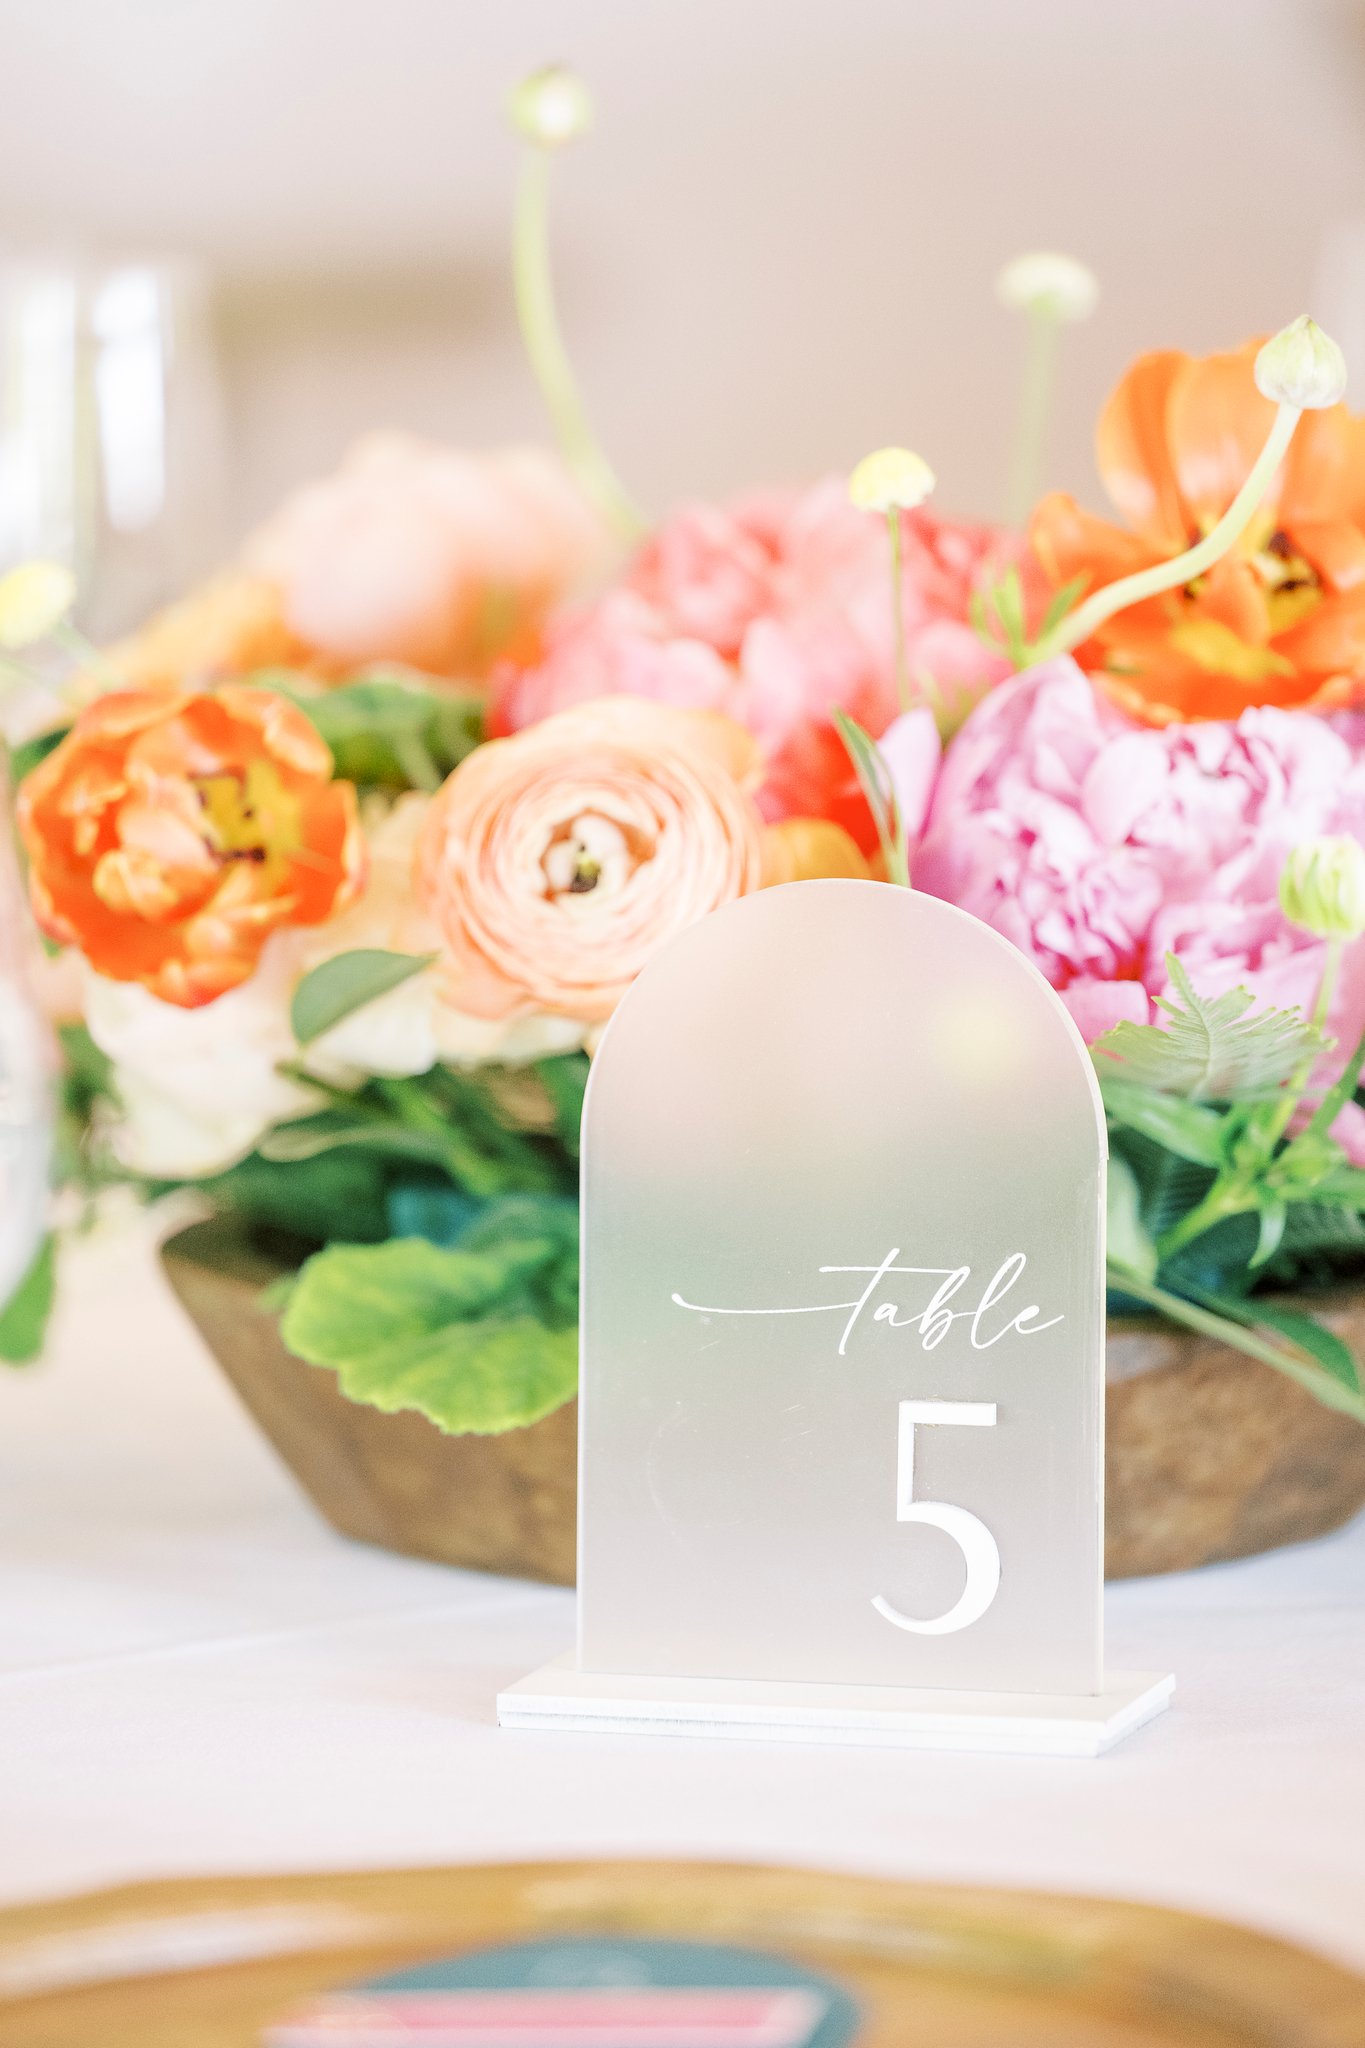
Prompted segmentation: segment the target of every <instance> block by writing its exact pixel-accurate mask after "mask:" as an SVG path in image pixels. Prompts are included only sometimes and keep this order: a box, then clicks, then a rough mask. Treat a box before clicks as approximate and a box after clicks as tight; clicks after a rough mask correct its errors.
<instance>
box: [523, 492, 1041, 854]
mask: <svg viewBox="0 0 1365 2048" xmlns="http://www.w3.org/2000/svg"><path fill="white" fill-rule="evenodd" d="M903 531H904V545H905V599H904V610H905V627H906V636H907V642H908V648H909V660H910V669H911V674H912V676H914V677H915V678H916V679H917V680H918V681H919V682H920V684H921V685H923V684H924V683H925V682H926V681H927V682H928V684H930V685H932V687H933V688H934V689H935V690H937V691H938V692H939V693H940V695H941V696H942V697H943V698H945V699H946V700H947V702H948V704H949V705H950V706H956V707H957V709H958V714H959V715H960V709H961V705H962V702H963V701H964V700H965V701H966V702H972V701H974V700H975V699H976V697H978V696H979V695H981V693H982V692H983V691H985V690H987V689H989V688H990V687H991V686H992V685H993V684H995V683H997V682H999V681H1000V679H1001V677H1002V676H1003V675H1005V674H1007V673H1008V669H1009V665H1008V663H1007V662H1006V661H1004V660H1003V659H1002V658H1001V657H999V656H997V655H993V654H991V653H990V651H989V650H988V649H986V648H985V647H983V645H982V643H981V642H980V640H978V638H977V636H976V634H975V633H974V632H973V631H972V629H971V627H970V626H969V625H968V624H967V623H966V616H967V606H968V602H969V599H970V597H971V594H972V591H973V589H974V588H975V586H976V584H977V582H978V581H979V580H983V579H985V578H986V577H988V576H989V574H990V573H991V570H992V568H993V567H995V566H997V565H998V564H999V562H1000V561H1002V560H1003V559H1004V557H1005V553H1006V549H1007V543H1006V542H1005V540H1004V538H1003V537H1002V536H1000V535H999V534H997V533H995V532H993V531H991V530H990V529H988V528H985V527H970V526H958V525H954V524H951V523H950V522H948V521H946V520H941V519H938V518H936V517H935V516H934V515H933V514H931V513H928V512H914V513H910V514H908V515H906V517H905V520H904V528H903ZM887 555H888V548H887V538H886V531H885V526H884V524H883V522H882V521H881V520H879V519H877V518H873V517H871V516H869V515H868V514H867V513H865V512H859V511H857V510H856V509H855V508H854V507H853V506H852V505H850V504H849V502H848V493H847V489H846V487H845V485H844V483H843V481H842V480H841V479H839V478H831V479H829V480H828V481H827V482H825V483H822V484H818V485H816V486H815V487H814V488H813V489H810V490H807V491H804V492H800V493H785V492H776V491H774V492H769V493H766V494H764V495H761V496H755V497H751V498H746V499H742V500H740V501H739V502H737V503H736V504H734V505H732V506H728V507H725V506H708V505H700V506H694V507H691V508H689V509H687V510H684V511H682V512H680V513H678V514H677V516H676V517H675V518H673V519H670V520H668V521H667V522H665V524H664V525H663V526H661V527H660V528H659V530H658V531H657V533H655V534H654V535H652V536H651V538H650V539H649V540H648V541H647V542H646V543H645V545H644V546H643V547H642V548H641V549H640V551H639V553H638V554H637V555H636V557H635V559H634V561H633V562H632V563H631V565H630V567H629V569H628V570H627V572H626V574H625V577H624V578H623V580H622V581H621V582H620V583H619V584H617V585H616V586H614V587H613V588H612V589H611V590H610V591H608V592H607V593H606V595H605V596H603V597H602V598H600V599H598V600H597V601H596V602H594V603H590V604H587V605H582V606H579V607H577V608H575V609H573V610H570V611H566V612H564V613H562V614H561V615H560V616H559V618H558V619H556V620H553V621H552V622H551V625H550V628H549V630H548V632H547V635H546V640H545V648H544V652H543V656H542V659H541V660H540V661H539V662H538V663H537V664H536V665H535V666H533V667H530V668H526V669H517V668H515V667H513V666H511V665H510V664H508V665H505V666H504V667H503V668H502V670H501V671H500V672H499V674H498V675H497V677H496V678H495V682H494V714H493V729H494V731H497V732H504V733H505V732H514V731H517V730H519V729H520V728H521V727H523V726H527V725H533V724H535V723H537V722H538V721H539V720H540V719H542V718H545V717H547V716H549V715H550V714H551V713H552V712H556V711H562V710H565V709H566V708H567V707H568V706H570V705H573V704H582V703H586V702H588V701H589V700H590V699H592V698H595V697H603V696H613V695H617V694H626V695H631V696H642V697H653V698H656V699H658V700H659V701H660V702H662V703H669V704H678V705H684V706H689V707H692V708H697V709H705V710H712V711H725V712H727V713H728V714H729V715H730V716H731V717H732V718H734V719H737V720H738V721H739V722H740V723H741V724H742V725H744V726H747V728H748V729H749V731H750V732H752V733H753V734H755V736H756V737H757V738H758V739H759V740H760V742H761V743H762V745H763V749H764V753H765V757H766V763H767V775H766V779H765V782H764V785H763V788H762V790H761V792H760V797H759V802H760V806H761V808H762V810H763V813H764V815H765V816H766V817H767V818H769V819H781V818H786V817H793V816H810V817H826V818H834V819H836V820H837V821H838V822H839V823H840V824H842V825H844V826H845V827H846V828H847V829H848V830H850V831H851V832H852V833H853V835H854V837H855V838H856V839H857V840H858V841H859V843H860V845H862V846H863V848H864V849H867V848H868V847H869V846H870V845H871V843H872V835H871V831H870V821H869V819H868V815H867V811H866V807H865V805H864V804H863V801H862V798H861V797H860V795H859V793H858V788H857V783H856V780H855V778H854V776H853V774H852V771H851V769H850V767H849V764H848V759H847V756H846V755H845V752H844V749H843V745H842V743H841V742H840V740H839V737H838V735H837V733H836V732H835V731H834V728H833V727H832V725H831V724H830V711H831V708H832V707H833V706H835V705H840V706H842V708H843V709H844V710H846V711H848V712H850V713H851V714H852V716H853V717H854V718H856V719H857V720H858V721H859V723H860V724H862V725H864V726H865V727H867V729H868V730H869V731H870V732H872V733H880V732H881V731H882V730H883V729H884V728H885V727H886V725H887V724H888V723H889V721H890V720H891V719H892V718H893V717H894V716H895V713H896V710H897V708H898V707H897V701H896V688H895V675H894V651H893V638H894V636H893V631H892V615H891V605H890V596H889V587H890V586H889V568H888V561H887Z"/></svg>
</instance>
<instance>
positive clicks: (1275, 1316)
mask: <svg viewBox="0 0 1365 2048" xmlns="http://www.w3.org/2000/svg"><path fill="white" fill-rule="evenodd" d="M1167 965H1168V969H1169V972H1170V976H1171V982H1172V986H1173V988H1174V990H1175V997H1174V998H1173V999H1171V1000H1169V1001H1166V1002H1165V1003H1163V1008H1164V1009H1165V1010H1166V1012H1167V1016H1168V1018H1169V1023H1168V1024H1167V1026H1166V1027H1164V1028H1159V1027H1156V1026H1146V1025H1132V1024H1123V1025H1119V1026H1118V1027H1117V1028H1116V1029H1115V1030H1114V1031H1111V1032H1109V1033H1107V1034H1106V1036H1105V1037H1104V1038H1103V1039H1101V1040H1099V1041H1098V1043H1097V1045H1096V1046H1095V1048H1094V1051H1095V1054H1096V1067H1097V1069H1098V1072H1099V1075H1100V1085H1101V1090H1102V1093H1103V1096H1104V1102H1105V1108H1106V1112H1107V1114H1108V1118H1109V1125H1110V1130H1111V1134H1112V1138H1113V1146H1114V1153H1115V1160H1114V1164H1115V1166H1116V1167H1118V1168H1119V1170H1120V1176H1121V1178H1120V1187H1119V1190H1118V1192H1117V1194H1115V1195H1112V1196H1111V1227H1110V1275H1111V1283H1112V1285H1113V1288H1114V1289H1115V1290H1116V1292H1117V1294H1118V1295H1119V1297H1120V1298H1121V1300H1122V1302H1123V1304H1124V1305H1125V1306H1128V1305H1130V1304H1131V1302H1132V1301H1133V1300H1134V1299H1137V1300H1139V1301H1147V1302H1149V1303H1151V1304H1152V1305H1154V1306H1157V1307H1159V1308H1160V1309H1161V1312H1162V1313H1163V1314H1165V1315H1167V1316H1170V1317H1171V1318H1173V1319H1174V1320H1176V1321H1184V1322H1187V1323H1190V1324H1191V1326H1192V1327H1194V1328H1197V1329H1204V1330H1205V1331H1206V1333H1207V1332H1211V1331H1212V1330H1213V1328H1214V1327H1216V1328H1217V1330H1218V1332H1219V1334H1220V1335H1221V1336H1222V1338H1223V1341H1225V1342H1227V1343H1231V1344H1234V1345H1238V1346H1240V1348H1241V1349H1243V1350H1245V1351H1248V1352H1249V1353H1250V1354H1251V1356H1253V1357H1255V1358H1260V1359H1262V1360H1264V1361H1265V1362H1266V1363H1268V1364H1272V1365H1276V1366H1277V1367H1279V1368H1280V1369H1281V1370H1283V1371H1285V1372H1287V1373H1289V1374H1290V1376H1291V1377H1292V1378H1295V1379H1297V1380H1298V1381H1299V1382H1300V1384H1302V1385H1304V1386H1307V1387H1310V1388H1311V1390H1312V1391H1313V1392H1314V1393H1315V1394H1316V1395H1317V1396H1318V1398H1319V1399H1321V1400H1324V1401H1327V1402H1329V1404H1330V1405H1332V1406H1335V1407H1339V1408H1340V1407H1345V1408H1346V1410H1347V1412H1349V1413H1352V1414H1356V1415H1358V1417H1359V1419H1360V1420H1362V1421H1365V1395H1362V1392H1361V1385H1360V1378H1359V1375H1358V1371H1357V1367H1356V1363H1355V1360H1354V1358H1353V1357H1352V1354H1351V1351H1350V1348H1349V1346H1347V1345H1346V1344H1345V1343H1343V1341H1342V1340H1341V1338H1340V1337H1338V1336H1337V1335H1336V1334H1335V1333H1334V1332H1333V1331H1331V1330H1330V1329H1328V1328H1327V1327H1326V1325H1325V1324H1323V1323H1322V1322H1321V1321H1319V1320H1318V1318H1316V1317H1314V1316H1311V1315H1309V1314H1307V1313H1306V1312H1303V1311H1300V1310H1298V1309H1295V1308H1287V1307H1285V1306H1284V1305H1283V1303H1282V1302H1279V1301H1273V1300H1268V1299H1267V1298H1266V1295H1265V1291H1264V1290H1266V1289H1268V1288H1269V1287H1272V1286H1273V1287H1285V1286H1288V1287H1291V1288H1305V1287H1311V1286H1313V1285H1316V1284H1320V1283H1322V1282H1323V1281H1326V1280H1330V1279H1331V1278H1333V1277H1336V1276H1338V1275H1340V1274H1341V1273H1342V1272H1360V1271H1362V1270H1365V1216H1362V1214H1361V1211H1362V1210H1365V1171H1362V1170H1361V1169H1359V1168H1357V1167H1353V1166H1350V1165H1348V1164H1347V1163H1346V1160H1345V1158H1344V1156H1343V1154H1342V1151H1341V1148H1340V1146H1339V1145H1338V1144H1337V1143H1336V1141H1335V1140H1334V1139H1333V1138H1332V1137H1331V1135H1330V1132H1331V1126H1332V1124H1333V1122H1334V1121H1335V1119H1336V1117H1337V1115H1338V1113H1339V1112H1340V1110H1341V1108H1342V1107H1343V1105H1344V1104H1345V1103H1346V1102H1348V1101H1350V1099H1351V1097H1352V1095H1353V1093H1354V1091H1355V1089H1356V1086H1357V1083H1358V1081H1359V1077H1360V1071H1361V1066H1362V1063H1363V1062H1365V1037H1362V1040H1361V1043H1360V1044H1359V1045H1357V1046H1356V1048H1355V1050H1354V1052H1353V1053H1352V1055H1351V1057H1350V1058H1349V1059H1348V1060H1347V1061H1346V1063H1345V1065H1344V1066H1343V1067H1342V1069H1341V1071H1340V1073H1339V1074H1338V1076H1337V1079H1336V1081H1335V1083H1334V1084H1333V1086H1332V1087H1331V1088H1329V1089H1328V1090H1327V1091H1326V1093H1325V1094H1324V1095H1323V1097H1322V1100H1321V1102H1320V1103H1319V1104H1318V1106H1317V1108H1316V1109H1315V1110H1313V1112H1312V1114H1311V1115H1308V1116H1307V1120H1306V1122H1304V1123H1303V1128H1302V1129H1300V1130H1299V1131H1297V1133H1293V1134H1291V1128H1292V1126H1293V1124H1294V1122H1295V1121H1296V1115H1295V1112H1296V1111H1299V1118H1298V1120H1300V1121H1302V1119H1303V1115H1304V1112H1302V1111H1301V1110H1299V1105H1300V1102H1301V1100H1302V1097H1303V1093H1304V1090H1305V1088H1306V1086H1307V1083H1308V1079H1309V1075H1310V1073H1311V1071H1312V1069H1313V1067H1314V1066H1315V1065H1316V1064H1317V1063H1318V1062H1319V1060H1320V1059H1321V1057H1322V1055H1323V1054H1324V1053H1325V1051H1326V1050H1327V1049H1328V1046H1329V1043H1330V1042H1329V1041H1327V1040H1325V1039H1324V1038H1323V1037H1322V1035H1321V1033H1320V1032H1319V1031H1317V1030H1316V1029H1315V1028H1314V1027H1313V1026H1312V1025H1309V1024H1305V1022H1304V1020H1303V1019H1302V1017H1301V1016H1300V1015H1299V1013H1298V1012H1297V1011H1287V1010H1272V1009H1262V1010H1255V1009H1253V1003H1252V997H1251V996H1250V994H1249V993H1248V991H1247V990H1246V989H1234V990H1231V991H1229V992H1228V993H1227V994H1225V995H1222V996H1219V997H1216V998H1214V999H1212V1000H1205V999H1204V998H1202V997H1200V996H1199V995H1198V994H1197V993H1196V991H1195V990H1194V989H1193V988H1192V986H1191V984H1190V980H1189V977H1188V975H1187V974H1186V973H1185V971H1184V969H1183V968H1182V967H1181V966H1180V963H1179V962H1178V961H1176V960H1173V959H1170V960H1168V962H1167ZM1129 1176H1131V1179H1132V1181H1133V1183H1134V1187H1133V1188H1130V1187H1129V1186H1128V1177H1129ZM1134 1189H1135V1192H1134ZM1135 1222H1136V1226H1137V1227H1136V1229H1135V1227H1134V1225H1135ZM1210 1318H1214V1319H1216V1323H1215V1322H1211V1321H1210ZM1267 1333H1269V1334H1267Z"/></svg>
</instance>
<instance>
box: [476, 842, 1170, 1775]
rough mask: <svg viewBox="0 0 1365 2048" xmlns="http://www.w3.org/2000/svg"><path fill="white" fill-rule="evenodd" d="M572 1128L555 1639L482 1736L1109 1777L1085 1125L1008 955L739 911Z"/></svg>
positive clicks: (823, 889) (831, 888)
mask: <svg viewBox="0 0 1365 2048" xmlns="http://www.w3.org/2000/svg"><path fill="white" fill-rule="evenodd" d="M583 1140H584V1151H583V1233H584V1234H583V1287H582V1340H581V1369H582V1370H581V1389H580V1410H579V1414H580V1469H579V1479H580V1494H579V1634H578V1647H577V1653H576V1656H574V1657H570V1658H561V1659H558V1660H556V1661H555V1663H553V1664H552V1665H547V1666H546V1667H545V1668H544V1669H543V1670H542V1671H540V1672H538V1673H535V1674H533V1675H532V1676H531V1677H530V1678H527V1679H524V1680H522V1681H521V1682H520V1683H519V1684H518V1685H517V1686H514V1687H513V1688H511V1689H510V1691H508V1692H506V1693H504V1694H503V1695H502V1696H501V1698H500V1701H499V1714H500V1719H501V1720H502V1722H503V1724H504V1725H506V1726H522V1727H528V1726H545V1725H558V1726H562V1727H569V1728H584V1729H588V1728H604V1727H605V1728H616V1729H628V1730H634V1731H637V1732H675V1733H676V1732H691V1733H696V1734H731V1735H751V1736H752V1735H764V1736H788V1735H809V1734H813V1735H815V1736H817V1737H818V1738H819V1739H823V1740H829V1739H847V1740H852V1741H884V1742H896V1743H903V1744H906V1743H908V1744H911V1745H918V1746H949V1747H972V1748H994V1749H1023V1750H1055V1751H1068V1752H1073V1753H1083V1754H1092V1755H1093V1754H1098V1753H1099V1751H1100V1750H1102V1749H1104V1748H1106V1747H1108V1746H1109V1745H1110V1744H1111V1743H1112V1742H1113V1741H1115V1740H1117V1739H1118V1738H1119V1737H1120V1736H1121V1735H1123V1734H1125V1733H1127V1732H1128V1730H1129V1729H1130V1728H1132V1727H1135V1726H1137V1725H1140V1723H1141V1722H1142V1721H1144V1720H1147V1719H1150V1718H1151V1716H1152V1715H1153V1714H1154V1713H1157V1712H1159V1711H1160V1709H1161V1707H1162V1706H1164V1705H1165V1703H1166V1699H1167V1696H1168V1695H1169V1692H1170V1690H1171V1686H1172V1683H1173V1681H1171V1680H1170V1679H1169V1678H1165V1679H1161V1678H1155V1679H1154V1678H1153V1677H1151V1676H1141V1675H1139V1676H1133V1677H1128V1676H1117V1675H1115V1674H1112V1673H1110V1674H1106V1672H1105V1669H1104V1659H1103V1648H1102V1631H1101V1592H1102V1576H1103V1540H1102V1539H1103V1491H1102V1473H1103V1417H1104V1195H1105V1156H1106V1146H1105V1127H1104V1117H1103V1112H1102V1108H1101V1104H1100V1098H1099V1091H1098V1088H1097V1086H1096V1082H1095V1076H1094V1072H1093V1069H1092V1066H1091V1062H1090V1058H1089V1055H1088V1053H1087V1051H1086V1048H1085V1046H1084V1044H1083V1043H1082V1041H1081V1038H1080V1036H1079V1034H1078V1033H1077V1031H1076V1028H1075V1026H1074V1025H1073V1023H1072V1021H1071V1019H1070V1017H1069V1016H1068V1014H1067V1012H1066V1009H1065V1007H1064V1006H1063V1004H1062V1003H1061V1002H1060V1001H1059V999H1058V997H1057V996H1056V995H1055V993H1054V992H1053V990H1052V989H1051V988H1050V987H1049V986H1048V984H1047V983H1046V982H1045V981H1044V979H1043V977H1042V976H1041V975H1040V974H1039V973H1038V971H1037V970H1036V968H1034V967H1033V966H1032V964H1031V963H1030V962H1029V961H1027V960H1026V959H1025V958H1024V956H1023V955H1022V954H1021V953H1019V952H1017V951H1016V950H1015V949H1014V948H1013V947H1012V946H1011V945H1010V944H1009V943H1008V942H1007V941H1006V940H1005V939H1003V938H1002V937H1001V936H1000V935H999V934H998V933H996V932H994V931H992V930H990V929H989V928H988V927H987V926H985V925H983V924H981V923H979V922H978V921H977V920H975V919H973V918H971V917H969V916H967V915H966V914H965V913H963V912H962V911H959V910H956V909H954V908H952V907H951V906H950V905H947V904H945V903H941V902H939V901H937V900H936V899H935V898H932V897H928V896H922V895H919V894H916V893H914V892H912V891H910V890H906V889H901V888H894V887H890V886H888V885H886V884H884V883H875V882H859V881H833V880H831V881H819V882H799V883H792V884H789V885H786V886H784V887H779V888H774V889H769V890H765V891H762V892H760V893H759V894H757V895H754V896H749V897H745V898H743V899H742V900H740V901H739V902H736V903H733V904H731V905H730V906H729V907H728V908H726V909H724V910H721V911H719V912H717V913H715V914H714V915H713V916H711V917H709V918H707V919H705V920H704V921H703V922H702V923H701V924H698V925H697V926H695V927H694V928H693V929H692V930H690V931H688V932H686V933H684V934H683V935H682V937H680V938H679V939H677V940H676V941H675V942H674V943H673V944H672V945H671V946H670V947H669V948H668V949H667V951H666V952H664V953H663V954H661V955H660V956H659V957H658V958H657V959H656V960H655V961H653V962H652V963H651V965H650V966H649V967H648V968H647V969H646V971H645V972H644V973H643V974H642V975H641V976H640V978H639V980H638V981H637V982H636V983H635V985H634V986H633V987H632V988H631V990H630V992H629V993H628V994H627V996H626V997H625V999H624V1001H623V1002H622V1003H621V1005H620V1007H619V1008H618V1010H617V1012H616V1014H615V1016H614V1017H613V1019H612V1022H611V1024H610V1025H609V1027H608V1029H607V1031H606V1034H605V1036H604V1038H603V1041H602V1044H601V1046H600V1048H599V1050H598V1052H597V1054H596V1057H595V1059H594V1062H593V1072H592V1078H591V1081H590V1083H589V1087H588V1095H587V1101H586V1105H585V1110H584V1124H583ZM1021 1695H1032V1696H1033V1703H1032V1704H1031V1703H1030V1702H1029V1701H1028V1700H1021V1698H1020V1696H1021Z"/></svg>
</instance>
